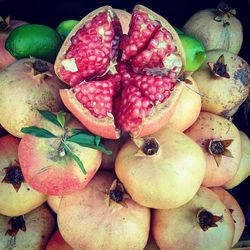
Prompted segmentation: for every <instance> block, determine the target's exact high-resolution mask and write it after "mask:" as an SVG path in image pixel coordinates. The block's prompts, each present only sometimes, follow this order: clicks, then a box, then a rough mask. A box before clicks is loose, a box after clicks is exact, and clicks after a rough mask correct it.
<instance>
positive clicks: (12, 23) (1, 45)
mask: <svg viewBox="0 0 250 250" xmlns="http://www.w3.org/2000/svg"><path fill="white" fill-rule="evenodd" d="M25 23H26V22H24V21H20V20H11V18H10V16H8V17H6V18H5V19H3V18H2V17H0V69H3V68H5V67H7V66H8V65H10V64H11V63H13V62H14V61H16V58H15V57H13V56H12V55H11V54H10V53H9V51H8V50H6V49H5V41H6V39H7V37H8V36H9V33H10V32H11V31H12V30H13V29H15V28H16V27H18V26H21V25H23V24H25Z"/></svg>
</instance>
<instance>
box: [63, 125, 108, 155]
mask: <svg viewBox="0 0 250 250" xmlns="http://www.w3.org/2000/svg"><path fill="white" fill-rule="evenodd" d="M72 132H73V133H74V135H72V136H70V137H68V138H66V139H65V141H70V142H74V143H77V144H78V145H80V146H82V147H87V148H93V149H96V150H99V151H101V152H103V153H104V154H107V155H111V154H112V151H110V150H107V149H105V148H104V146H103V145H100V142H101V137H100V136H97V135H94V134H92V133H90V132H89V131H88V130H85V129H72Z"/></svg>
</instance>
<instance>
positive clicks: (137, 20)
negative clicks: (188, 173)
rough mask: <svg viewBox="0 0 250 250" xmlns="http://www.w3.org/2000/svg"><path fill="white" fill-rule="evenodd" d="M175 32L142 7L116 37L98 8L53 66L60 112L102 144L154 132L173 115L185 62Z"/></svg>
mask: <svg viewBox="0 0 250 250" xmlns="http://www.w3.org/2000/svg"><path fill="white" fill-rule="evenodd" d="M184 55H185V54H184V51H183V48H182V44H181V41H180V39H179V37H178V34H177V33H176V31H175V30H174V29H173V28H172V27H171V26H170V24H169V23H168V22H167V21H166V20H165V19H164V18H162V17H161V16H159V15H157V14H156V13H154V12H153V11H151V10H149V9H147V8H146V7H144V6H141V5H137V6H135V7H134V9H133V13H132V17H131V21H130V25H129V32H128V34H127V35H126V34H124V35H123V36H122V31H121V25H120V22H119V19H118V18H117V16H116V14H115V12H114V11H113V9H112V8H111V7H109V6H104V7H101V8H99V9H97V10H95V11H93V12H91V13H90V14H88V15H87V16H86V17H84V18H83V19H82V20H81V21H80V23H79V24H78V25H76V26H75V28H74V29H73V30H72V31H71V33H70V34H69V36H68V37H67V38H66V40H65V41H64V44H63V45H62V48H61V50H60V51H59V54H58V56H57V59H56V62H55V72H56V74H57V75H58V77H59V78H60V79H61V80H63V81H64V82H65V83H67V84H69V85H70V86H71V89H70V90H67V89H66V90H61V91H60V95H61V98H62V100H63V102H64V104H65V106H66V107H67V108H68V109H69V110H70V111H71V112H72V113H73V114H74V115H75V116H76V117H77V118H78V119H79V120H80V121H81V122H82V123H83V124H84V126H86V127H87V129H88V130H90V131H91V132H93V133H94V134H97V135H99V136H102V137H104V138H108V139H117V138H119V137H120V132H121V130H122V131H125V132H129V133H131V134H132V135H133V136H134V137H136V136H137V137H141V136H146V135H149V134H152V133H153V132H155V131H157V130H159V129H160V128H161V127H162V126H164V124H165V123H166V122H167V120H168V119H169V118H170V116H171V114H172V113H173V111H174V109H175V107H176V103H177V100H178V99H179V96H180V94H181V91H182V89H183V84H182V83H179V81H177V78H178V77H179V75H180V74H181V73H182V72H183V69H184V65H185V56H184Z"/></svg>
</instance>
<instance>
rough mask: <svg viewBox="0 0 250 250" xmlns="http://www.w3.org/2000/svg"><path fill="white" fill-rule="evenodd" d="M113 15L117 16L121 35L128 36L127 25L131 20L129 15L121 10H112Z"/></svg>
mask: <svg viewBox="0 0 250 250" xmlns="http://www.w3.org/2000/svg"><path fill="white" fill-rule="evenodd" d="M114 12H115V14H116V15H117V16H118V18H119V21H120V23H121V26H122V33H123V34H128V30H129V23H130V19H131V14H130V13H129V12H127V11H126V10H123V9H114Z"/></svg>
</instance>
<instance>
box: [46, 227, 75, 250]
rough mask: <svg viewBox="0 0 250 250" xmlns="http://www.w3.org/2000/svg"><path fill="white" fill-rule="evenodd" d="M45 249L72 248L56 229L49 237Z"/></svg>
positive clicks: (60, 249)
mask: <svg viewBox="0 0 250 250" xmlns="http://www.w3.org/2000/svg"><path fill="white" fill-rule="evenodd" d="M45 250H73V248H72V247H71V246H70V245H69V244H68V243H67V242H66V241H65V240H64V239H63V237H62V235H61V234H60V232H59V231H58V230H57V231H56V232H55V233H54V234H53V236H52V237H51V238H50V240H49V242H48V244H47V246H46V249H45Z"/></svg>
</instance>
